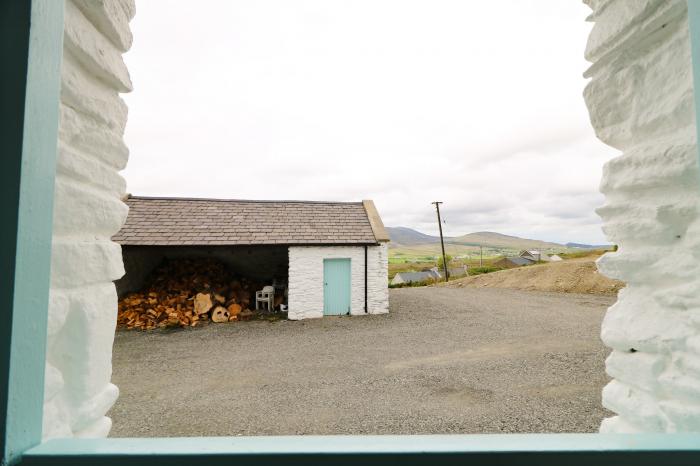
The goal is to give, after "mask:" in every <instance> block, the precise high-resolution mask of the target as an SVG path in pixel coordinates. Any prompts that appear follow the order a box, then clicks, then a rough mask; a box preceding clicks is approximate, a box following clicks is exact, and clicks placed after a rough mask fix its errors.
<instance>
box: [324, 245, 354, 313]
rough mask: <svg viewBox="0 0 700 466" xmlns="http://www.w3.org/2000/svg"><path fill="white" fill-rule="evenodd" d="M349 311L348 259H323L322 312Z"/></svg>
mask: <svg viewBox="0 0 700 466" xmlns="http://www.w3.org/2000/svg"><path fill="white" fill-rule="evenodd" d="M348 312H350V259H324V260H323V314H324V315H327V316H337V315H343V314H347V313H348Z"/></svg>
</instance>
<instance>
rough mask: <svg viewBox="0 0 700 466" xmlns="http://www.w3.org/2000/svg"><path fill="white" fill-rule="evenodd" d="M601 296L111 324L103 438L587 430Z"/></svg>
mask: <svg viewBox="0 0 700 466" xmlns="http://www.w3.org/2000/svg"><path fill="white" fill-rule="evenodd" d="M613 301H614V298H613V297H610V296H594V295H576V294H555V293H542V292H527V291H515V290H505V289H491V288H483V289H475V288H461V289H449V288H407V289H396V290H391V313H390V314H389V315H383V316H363V317H325V318H323V319H318V320H309V321H301V322H292V321H281V322H274V323H271V322H264V321H258V322H246V323H236V324H210V325H207V326H204V327H198V328H193V329H185V330H156V331H152V332H146V333H144V332H138V331H118V332H117V334H116V338H115V343H114V357H113V364H114V374H113V381H114V383H115V384H116V385H117V386H119V388H120V390H121V395H120V397H119V400H118V401H117V403H116V405H115V406H114V408H113V409H112V410H111V412H110V415H111V417H112V419H113V421H114V427H113V429H112V433H111V435H112V436H113V437H143V436H151V437H171V436H200V435H201V436H217V435H285V434H447V433H484V432H593V431H595V430H596V429H597V427H598V425H599V423H600V421H601V419H602V418H603V417H604V416H606V412H605V410H604V409H603V408H602V407H601V406H600V404H601V402H600V392H601V389H602V387H603V385H604V384H605V383H606V380H607V379H606V376H605V374H604V364H603V361H604V359H605V357H606V354H607V350H606V349H605V347H604V346H603V345H602V343H601V342H600V339H599V336H598V335H599V331H600V322H601V319H602V316H603V312H604V310H605V308H606V307H607V306H609V305H611V304H612V302H613Z"/></svg>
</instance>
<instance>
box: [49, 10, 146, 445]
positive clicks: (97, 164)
mask: <svg viewBox="0 0 700 466" xmlns="http://www.w3.org/2000/svg"><path fill="white" fill-rule="evenodd" d="M133 16H134V3H133V1H131V0H73V1H71V0H68V1H66V2H65V30H64V46H63V65H62V71H61V73H62V83H61V104H60V115H61V120H60V126H59V141H58V162H57V171H56V189H55V207H54V229H53V246H52V248H53V251H52V257H51V289H50V293H49V321H48V341H47V343H48V345H47V354H46V382H45V393H44V396H45V400H44V426H43V436H44V438H45V439H48V438H52V437H104V436H106V435H107V434H108V432H109V430H110V427H111V421H110V419H109V418H107V417H106V416H105V414H106V413H107V411H108V410H109V408H110V407H111V406H112V404H114V401H115V400H116V399H117V396H118V394H119V390H118V389H117V387H116V386H114V385H113V384H111V383H110V379H111V377H112V343H113V340H114V328H115V325H116V317H117V295H116V291H115V288H114V284H113V280H115V279H117V278H119V277H121V275H122V274H123V273H124V268H123V265H122V256H121V249H120V247H119V245H117V244H115V243H113V242H112V241H110V238H111V236H112V235H114V234H115V233H116V232H117V231H118V230H119V229H120V228H121V225H122V224H123V223H124V221H125V219H126V214H127V208H126V206H125V205H124V204H123V203H122V202H121V200H120V199H121V197H122V196H123V195H124V191H125V182H124V180H123V179H122V177H121V176H120V175H119V173H118V172H119V171H120V170H122V169H123V168H124V167H125V166H126V161H127V158H128V154H129V151H128V149H127V147H126V145H125V144H124V141H123V139H122V135H123V132H124V126H125V125H126V119H127V108H126V105H125V104H124V102H123V101H122V99H121V98H120V97H119V93H120V92H128V91H130V90H131V82H130V80H129V73H128V72H127V69H126V66H125V65H124V62H123V61H122V53H124V52H125V51H126V50H128V49H129V47H130V45H131V32H130V30H129V27H128V23H129V20H130V19H131V18H132V17H133Z"/></svg>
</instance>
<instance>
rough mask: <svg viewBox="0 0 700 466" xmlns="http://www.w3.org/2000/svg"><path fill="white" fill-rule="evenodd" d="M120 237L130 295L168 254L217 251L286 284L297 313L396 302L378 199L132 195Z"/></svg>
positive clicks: (372, 310) (291, 312) (377, 307)
mask: <svg viewBox="0 0 700 466" xmlns="http://www.w3.org/2000/svg"><path fill="white" fill-rule="evenodd" d="M124 202H125V203H126V204H127V205H128V206H129V214H128V216H127V219H126V223H125V224H124V226H123V227H122V229H121V230H120V231H119V232H118V233H117V234H116V235H115V236H114V237H113V238H112V239H113V241H115V242H117V243H119V244H120V245H121V247H122V254H123V260H124V269H125V271H126V274H125V275H124V277H123V278H121V279H120V280H118V281H117V291H118V293H119V294H120V295H123V294H125V293H127V292H130V291H135V290H137V289H139V288H140V287H141V286H142V285H143V283H144V281H145V279H146V277H147V276H148V275H149V274H150V272H151V271H152V270H153V269H154V268H155V267H157V266H158V265H159V264H160V263H161V262H162V261H163V260H164V259H181V258H215V259H217V260H220V261H221V262H223V263H224V264H226V265H227V266H228V267H229V268H230V269H231V270H232V271H233V272H235V273H237V274H240V275H241V276H245V277H250V278H253V279H255V280H258V281H263V282H267V283H270V284H273V283H275V284H277V285H278V286H279V285H280V284H282V289H283V290H285V291H284V292H286V293H287V302H288V317H289V319H293V320H298V319H305V318H312V317H322V316H324V315H346V314H350V315H362V314H382V313H386V312H388V311H389V295H388V263H389V262H388V250H387V244H388V242H389V236H388V234H387V232H386V230H385V228H384V225H383V223H382V220H381V218H380V217H379V214H378V212H377V210H376V208H375V206H374V203H373V202H372V201H369V200H366V201H362V202H312V201H251V200H229V199H192V198H164V197H136V196H129V197H128V198H126V199H125V201H124Z"/></svg>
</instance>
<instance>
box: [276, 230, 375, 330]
mask: <svg viewBox="0 0 700 466" xmlns="http://www.w3.org/2000/svg"><path fill="white" fill-rule="evenodd" d="M324 259H350V281H351V291H350V306H351V308H350V314H351V315H363V314H365V288H364V286H365V269H364V263H365V250H364V246H291V247H290V248H289V296H288V305H289V314H288V317H289V319H291V320H300V319H309V318H316V317H323V260H324ZM388 267H389V253H388V249H387V245H386V243H382V244H380V245H379V246H368V247H367V313H368V314H384V313H387V312H389V289H388V284H389V282H388Z"/></svg>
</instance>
